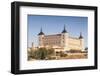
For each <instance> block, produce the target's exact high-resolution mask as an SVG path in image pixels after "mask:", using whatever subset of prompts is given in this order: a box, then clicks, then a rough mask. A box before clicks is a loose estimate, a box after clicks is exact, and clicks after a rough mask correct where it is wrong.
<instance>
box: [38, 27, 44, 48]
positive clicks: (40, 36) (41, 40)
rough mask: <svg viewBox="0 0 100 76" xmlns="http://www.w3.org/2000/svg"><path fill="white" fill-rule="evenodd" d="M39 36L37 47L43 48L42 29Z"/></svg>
mask: <svg viewBox="0 0 100 76" xmlns="http://www.w3.org/2000/svg"><path fill="white" fill-rule="evenodd" d="M38 36H39V47H43V38H44V33H43V31H42V27H41V29H40V33H39V34H38Z"/></svg>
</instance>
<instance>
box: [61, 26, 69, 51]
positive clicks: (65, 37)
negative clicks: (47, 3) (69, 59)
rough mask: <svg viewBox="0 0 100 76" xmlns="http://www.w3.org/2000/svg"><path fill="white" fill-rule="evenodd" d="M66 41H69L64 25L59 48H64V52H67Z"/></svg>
mask: <svg viewBox="0 0 100 76" xmlns="http://www.w3.org/2000/svg"><path fill="white" fill-rule="evenodd" d="M68 39H69V35H68V32H67V30H66V26H65V25H64V29H63V31H62V33H61V46H62V47H63V48H64V51H67V50H69V49H68Z"/></svg>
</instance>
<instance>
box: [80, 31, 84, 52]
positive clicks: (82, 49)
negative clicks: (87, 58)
mask: <svg viewBox="0 0 100 76" xmlns="http://www.w3.org/2000/svg"><path fill="white" fill-rule="evenodd" d="M79 39H80V47H81V51H84V38H83V36H82V33H81V32H80V36H79Z"/></svg>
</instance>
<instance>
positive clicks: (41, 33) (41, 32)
mask: <svg viewBox="0 0 100 76" xmlns="http://www.w3.org/2000/svg"><path fill="white" fill-rule="evenodd" d="M38 35H44V33H43V31H42V27H41V29H40V33H39V34H38Z"/></svg>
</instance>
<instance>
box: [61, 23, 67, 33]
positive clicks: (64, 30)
mask: <svg viewBox="0 0 100 76" xmlns="http://www.w3.org/2000/svg"><path fill="white" fill-rule="evenodd" d="M62 33H67V31H66V25H65V24H64V29H63V31H62Z"/></svg>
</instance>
